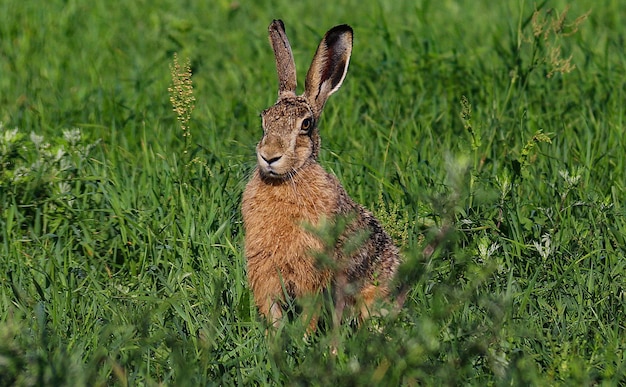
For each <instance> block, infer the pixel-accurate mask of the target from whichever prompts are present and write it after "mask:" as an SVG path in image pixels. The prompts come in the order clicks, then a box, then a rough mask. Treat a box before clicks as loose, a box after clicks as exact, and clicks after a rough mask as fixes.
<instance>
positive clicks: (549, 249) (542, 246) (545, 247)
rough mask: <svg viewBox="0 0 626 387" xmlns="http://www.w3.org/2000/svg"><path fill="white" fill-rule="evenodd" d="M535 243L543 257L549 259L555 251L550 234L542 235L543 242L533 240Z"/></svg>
mask: <svg viewBox="0 0 626 387" xmlns="http://www.w3.org/2000/svg"><path fill="white" fill-rule="evenodd" d="M533 245H534V246H535V249H537V252H538V253H539V255H540V256H541V258H543V259H547V258H548V257H549V256H550V255H551V254H552V253H553V252H554V247H553V246H552V240H551V239H550V234H543V235H542V236H541V242H538V241H533Z"/></svg>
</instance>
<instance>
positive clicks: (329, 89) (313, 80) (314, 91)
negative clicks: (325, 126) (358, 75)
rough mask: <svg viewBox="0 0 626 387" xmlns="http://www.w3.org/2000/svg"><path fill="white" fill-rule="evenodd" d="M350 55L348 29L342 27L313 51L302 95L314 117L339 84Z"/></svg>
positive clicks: (334, 29) (350, 32) (346, 68)
mask: <svg viewBox="0 0 626 387" xmlns="http://www.w3.org/2000/svg"><path fill="white" fill-rule="evenodd" d="M351 54H352V28H350V26H348V25H346V24H343V25H340V26H336V27H333V28H332V29H330V30H329V31H328V32H327V33H326V35H324V38H322V41H321V42H320V45H319V46H318V47H317V51H316V52H315V56H314V57H313V62H312V63H311V67H310V68H309V72H308V73H307V75H306V82H305V85H304V88H305V90H304V95H305V97H306V98H307V100H308V101H309V104H311V107H312V108H313V111H314V113H315V115H316V116H319V115H320V114H321V112H322V108H323V107H324V104H325V103H326V100H327V99H328V97H329V96H330V95H331V94H332V93H334V92H335V91H337V90H338V89H339V87H340V86H341V84H342V83H343V80H344V78H345V77H346V73H347V72H348V64H349V63H350V55H351Z"/></svg>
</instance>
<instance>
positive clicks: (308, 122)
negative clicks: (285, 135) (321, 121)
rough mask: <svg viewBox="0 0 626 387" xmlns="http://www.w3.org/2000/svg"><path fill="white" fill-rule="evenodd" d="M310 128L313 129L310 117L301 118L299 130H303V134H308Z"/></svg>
mask: <svg viewBox="0 0 626 387" xmlns="http://www.w3.org/2000/svg"><path fill="white" fill-rule="evenodd" d="M312 129H313V119H312V118H310V117H307V118H305V119H304V120H302V126H300V130H301V131H302V132H303V134H310V133H311V130H312Z"/></svg>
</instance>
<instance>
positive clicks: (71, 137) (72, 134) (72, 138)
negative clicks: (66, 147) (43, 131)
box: [63, 129, 81, 146]
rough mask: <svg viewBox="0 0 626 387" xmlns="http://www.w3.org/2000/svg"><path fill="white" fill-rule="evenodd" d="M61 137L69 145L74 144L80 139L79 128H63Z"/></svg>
mask: <svg viewBox="0 0 626 387" xmlns="http://www.w3.org/2000/svg"><path fill="white" fill-rule="evenodd" d="M63 138H64V139H65V141H67V142H68V143H69V144H70V145H71V146H74V145H76V144H77V143H78V142H80V139H81V134H80V129H69V130H67V129H66V130H63Z"/></svg>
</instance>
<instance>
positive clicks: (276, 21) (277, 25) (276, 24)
mask: <svg viewBox="0 0 626 387" xmlns="http://www.w3.org/2000/svg"><path fill="white" fill-rule="evenodd" d="M278 28H280V29H281V30H283V31H284V30H285V23H283V21H282V20H280V19H274V20H272V24H270V29H278Z"/></svg>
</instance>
